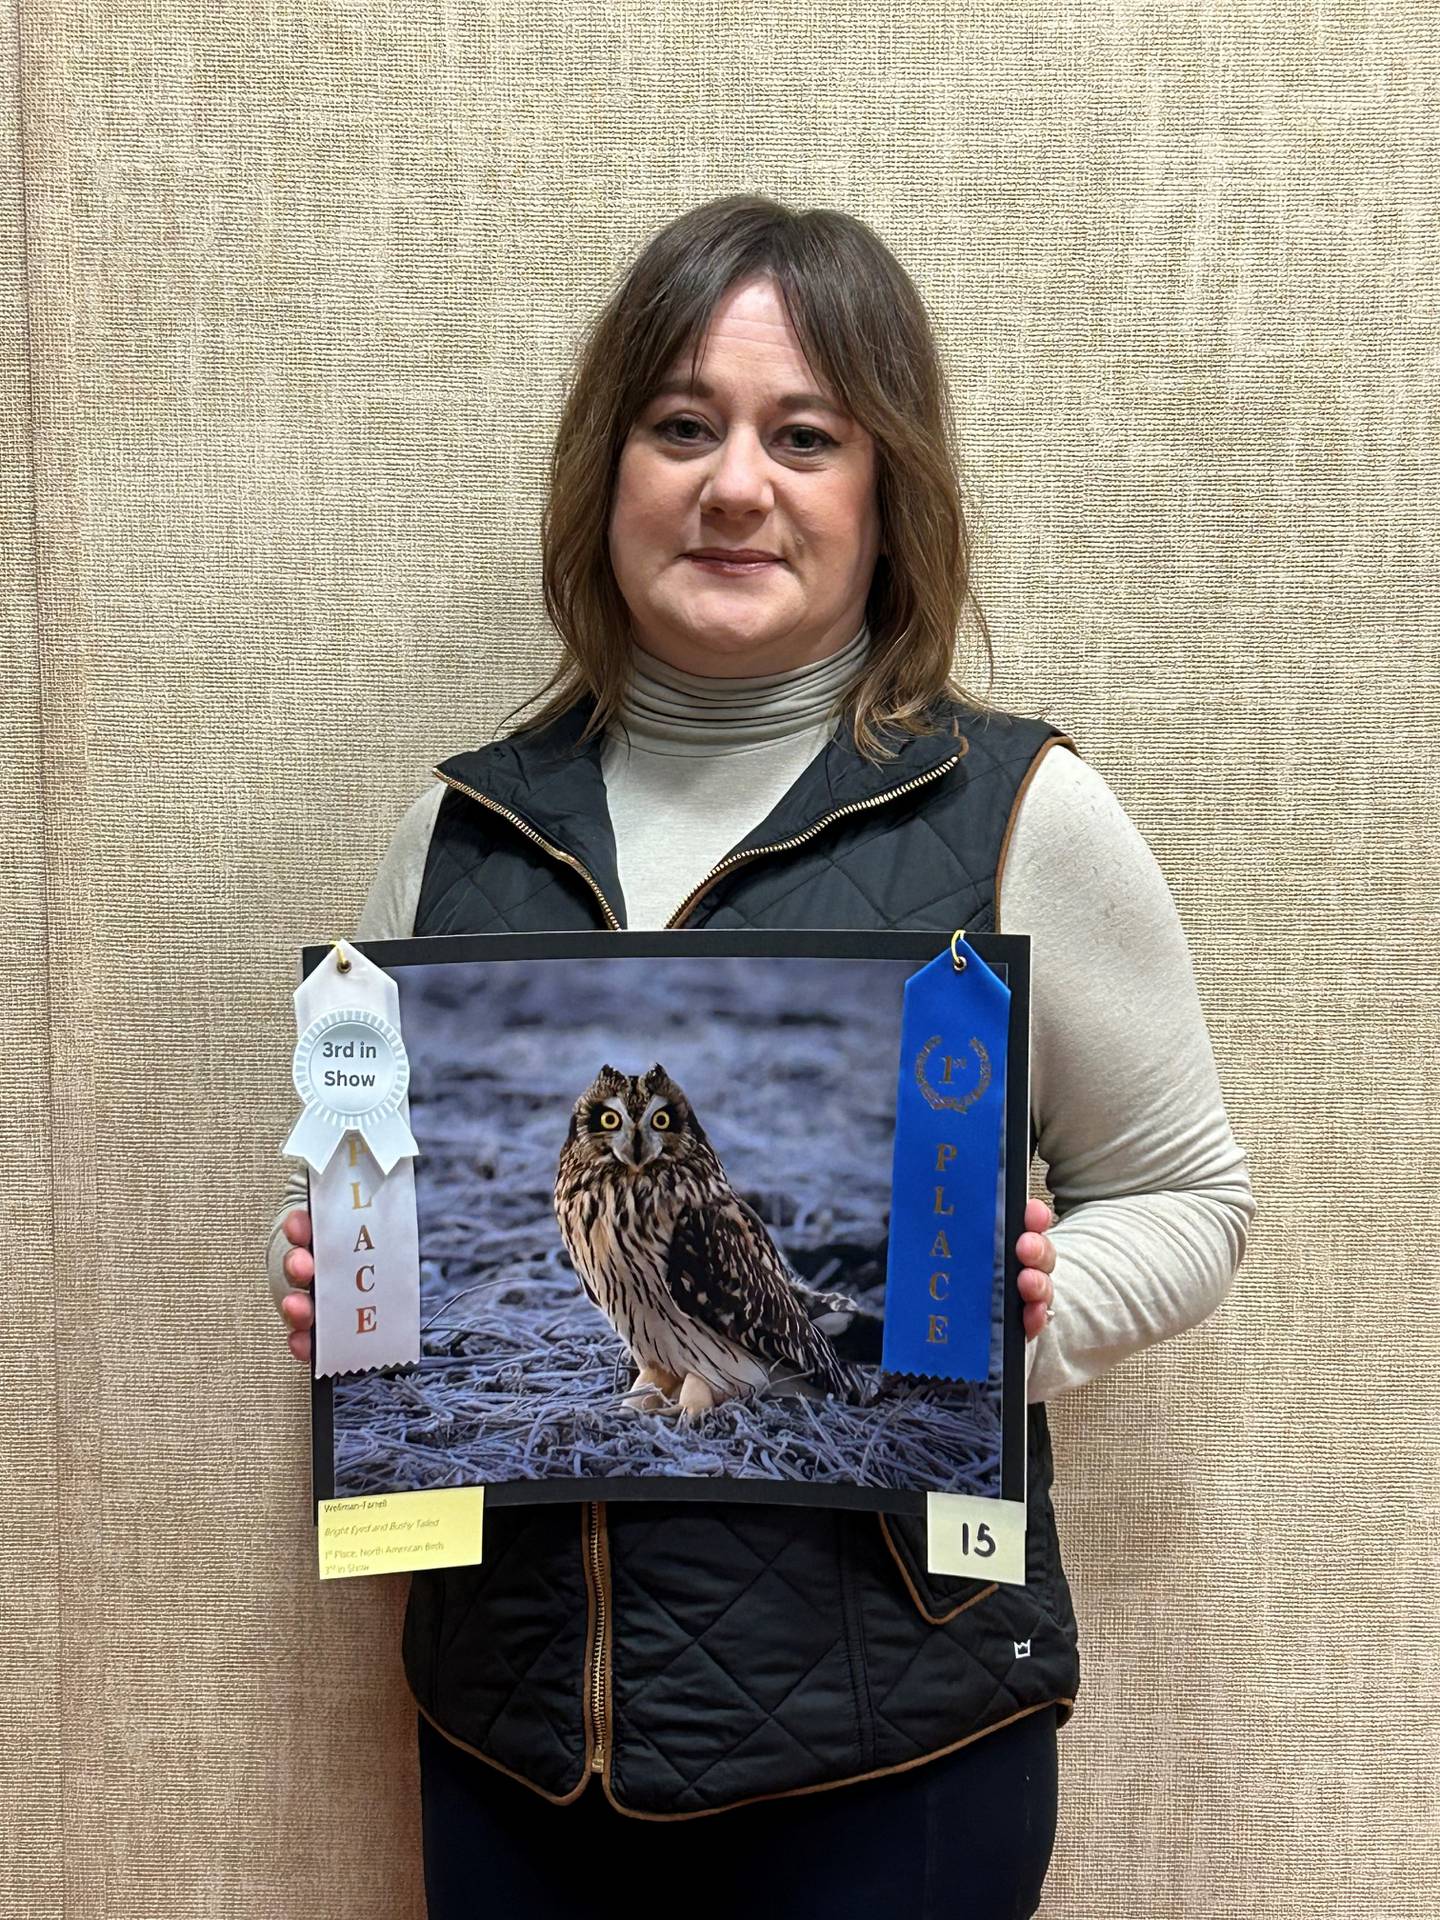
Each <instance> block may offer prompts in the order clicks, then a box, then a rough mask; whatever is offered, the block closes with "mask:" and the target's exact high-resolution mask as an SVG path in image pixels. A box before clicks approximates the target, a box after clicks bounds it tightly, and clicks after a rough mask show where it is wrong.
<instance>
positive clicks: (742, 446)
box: [702, 432, 771, 512]
mask: <svg viewBox="0 0 1440 1920" xmlns="http://www.w3.org/2000/svg"><path fill="white" fill-rule="evenodd" d="M770 499H771V491H770V475H769V471H768V462H767V461H766V458H765V449H764V448H763V447H762V446H761V444H760V442H759V440H758V439H757V438H756V436H755V435H754V434H753V433H748V432H733V433H729V434H727V435H726V436H725V440H724V442H723V444H722V445H721V447H720V450H719V452H718V453H717V454H716V455H715V465H714V467H713V468H712V470H711V473H710V477H709V479H708V480H707V481H706V484H705V490H704V493H703V495H702V504H707V505H711V506H716V507H721V508H726V509H728V510H730V511H731V512H734V511H735V510H736V509H737V508H740V507H752V506H759V507H768V506H769V504H770Z"/></svg>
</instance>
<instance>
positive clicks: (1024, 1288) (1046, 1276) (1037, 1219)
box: [1015, 1200, 1055, 1340]
mask: <svg viewBox="0 0 1440 1920" xmlns="http://www.w3.org/2000/svg"><path fill="white" fill-rule="evenodd" d="M1054 1218H1055V1216H1054V1214H1053V1213H1052V1212H1051V1210H1050V1208H1049V1207H1047V1206H1046V1204H1045V1202H1044V1201H1043V1200H1027V1201H1026V1202H1025V1231H1024V1233H1022V1234H1021V1235H1020V1237H1019V1239H1018V1240H1017V1241H1016V1242H1015V1251H1016V1253H1017V1254H1018V1255H1019V1257H1020V1259H1021V1260H1022V1261H1023V1262H1024V1263H1025V1264H1024V1265H1023V1266H1022V1267H1021V1269H1020V1272H1019V1276H1018V1278H1017V1281H1016V1284H1017V1286H1018V1287H1019V1289H1020V1297H1021V1299H1022V1300H1024V1301H1025V1303H1026V1305H1025V1308H1024V1311H1023V1313H1022V1315H1021V1318H1022V1320H1023V1321H1024V1325H1025V1338H1026V1339H1027V1340H1033V1339H1034V1338H1035V1336H1036V1334H1037V1333H1039V1331H1040V1329H1041V1328H1042V1327H1043V1326H1044V1325H1045V1324H1046V1322H1047V1321H1048V1320H1049V1317H1050V1307H1051V1305H1052V1304H1053V1302H1054V1299H1055V1285H1054V1282H1053V1281H1052V1280H1051V1278H1050V1276H1051V1274H1052V1273H1053V1272H1054V1271H1055V1248H1054V1246H1053V1244H1052V1243H1051V1241H1050V1240H1048V1239H1047V1238H1046V1235H1045V1229H1046V1228H1047V1227H1048V1226H1050V1225H1051V1223H1052V1222H1053V1220H1054Z"/></svg>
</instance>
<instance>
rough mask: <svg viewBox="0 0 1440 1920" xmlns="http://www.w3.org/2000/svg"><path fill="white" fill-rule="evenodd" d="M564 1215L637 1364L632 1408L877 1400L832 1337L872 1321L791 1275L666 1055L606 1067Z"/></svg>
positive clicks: (689, 1411)
mask: <svg viewBox="0 0 1440 1920" xmlns="http://www.w3.org/2000/svg"><path fill="white" fill-rule="evenodd" d="M555 1214H556V1218H557V1219H558V1220H559V1223H560V1231H561V1234H562V1235H563V1236H564V1240H565V1246H566V1249H567V1251H568V1253H569V1255H570V1260H571V1264H572V1265H573V1266H574V1268H575V1271H576V1273H577V1274H578V1275H579V1278H580V1284H581V1285H582V1286H583V1287H584V1289H585V1291H586V1293H587V1294H588V1295H589V1297H590V1299H591V1300H592V1301H593V1302H594V1304H595V1305H596V1306H597V1307H598V1308H599V1309H600V1311H601V1312H602V1313H603V1314H604V1315H605V1317H606V1318H607V1319H608V1320H609V1321H610V1323H611V1325H612V1326H613V1327H614V1328H615V1331H616V1332H617V1333H618V1334H619V1335H620V1338H621V1339H622V1340H623V1341H624V1342H625V1343H626V1345H627V1346H628V1347H629V1349H630V1352H631V1354H632V1356H633V1357H634V1360H635V1362H636V1364H637V1366H638V1367H639V1373H638V1375H637V1376H636V1380H635V1384H634V1387H633V1388H632V1389H631V1392H630V1394H629V1395H628V1396H627V1400H628V1402H629V1404H631V1405H634V1406H638V1407H641V1408H642V1409H644V1410H647V1411H650V1410H658V1409H661V1408H664V1407H666V1406H667V1404H668V1396H670V1395H677V1396H678V1402H679V1408H680V1412H681V1416H682V1418H684V1419H687V1420H690V1421H697V1420H700V1419H701V1418H703V1416H704V1414H705V1413H706V1412H707V1411H708V1409H709V1408H711V1407H712V1406H715V1405H717V1404H718V1403H719V1402H720V1401H722V1400H726V1399H728V1398H730V1397H731V1396H732V1395H735V1394H740V1393H746V1392H750V1391H753V1390H754V1389H756V1388H758V1387H763V1386H765V1385H766V1384H767V1383H770V1382H771V1381H772V1380H773V1382H774V1383H775V1384H776V1385H780V1384H782V1383H783V1384H787V1385H789V1386H790V1387H791V1389H792V1390H793V1391H799V1392H806V1391H808V1392H810V1393H811V1394H812V1395H813V1394H814V1393H816V1392H822V1393H832V1394H834V1395H836V1397H837V1398H839V1399H842V1400H847V1401H851V1402H855V1403H858V1404H863V1403H864V1402H866V1401H867V1400H868V1399H869V1398H870V1397H871V1391H870V1388H869V1387H868V1385H867V1383H866V1381H865V1380H864V1378H863V1376H862V1375H861V1374H860V1373H858V1372H857V1370H856V1369H855V1368H854V1367H853V1366H851V1365H850V1364H849V1363H848V1361H846V1360H844V1359H842V1358H841V1356H840V1354H839V1353H837V1351H836V1349H835V1347H834V1345H832V1339H835V1338H838V1337H840V1336H841V1335H843V1334H844V1333H846V1331H847V1330H848V1329H849V1328H850V1326H851V1323H852V1322H854V1321H856V1320H857V1319H866V1318H868V1317H869V1316H865V1315H862V1313H861V1310H860V1308H859V1307H857V1305H856V1303H855V1302H854V1301H853V1300H848V1299H846V1298H845V1296H844V1295H843V1294H836V1293H819V1292H816V1291H815V1290H813V1289H812V1288H809V1287H807V1286H805V1285H804V1283H803V1282H802V1281H800V1280H799V1279H797V1277H796V1276H795V1275H794V1274H793V1273H792V1272H791V1271H790V1269H789V1268H788V1267H787V1265H786V1264H785V1261H784V1259H783V1257H782V1256H781V1254H780V1251H779V1249H778V1248H777V1247H776V1246H775V1244H774V1242H773V1241H772V1240H771V1238H770V1235H769V1233H768V1232H767V1231H766V1229H765V1225H764V1222H763V1221H762V1220H761V1219H760V1216H759V1215H758V1214H757V1213H756V1212H755V1210H754V1208H753V1207H750V1206H748V1205H747V1204H746V1203H745V1201H744V1200H742V1199H741V1198H740V1196H739V1194H738V1193H736V1192H735V1190H734V1188H733V1187H732V1186H731V1185H730V1182H729V1181H728V1180H727V1179H726V1177H725V1169H724V1167H723V1166H721V1164H720V1161H719V1158H718V1156H717V1155H716V1153H715V1149H714V1148H713V1147H712V1146H711V1144H710V1142H709V1140H708V1139H707V1137H706V1134H705V1130H704V1129H703V1127H702V1126H701V1125H700V1122H699V1120H698V1119H697V1118H696V1117H695V1114H694V1112H693V1111H692V1109H691V1106H690V1103H689V1101H688V1100H687V1099H686V1098H685V1094H684V1091H683V1090H682V1089H681V1088H680V1087H679V1086H677V1085H676V1083H675V1082H674V1081H673V1080H672V1079H671V1078H670V1076H669V1075H668V1074H667V1073H666V1071H665V1069H664V1068H663V1067H662V1066H660V1065H659V1064H658V1062H657V1064H656V1065H654V1066H652V1067H651V1068H650V1069H649V1070H648V1071H647V1072H645V1073H642V1074H626V1073H620V1072H618V1071H617V1069H616V1068H614V1067H610V1066H605V1067H602V1068H601V1069H600V1072H599V1073H598V1074H597V1075H596V1077H595V1079H594V1081H593V1082H592V1083H591V1085H590V1086H588V1087H587V1088H586V1089H585V1091H584V1093H582V1094H581V1095H580V1098H579V1099H578V1100H577V1101H576V1102H575V1106H574V1109H573V1111H572V1113H571V1116H570V1131H569V1133H568V1134H567V1135H566V1137H565V1145H564V1148H563V1150H562V1152H561V1154H560V1166H559V1171H558V1173H557V1175H556V1179H555ZM877 1357H878V1356H877Z"/></svg>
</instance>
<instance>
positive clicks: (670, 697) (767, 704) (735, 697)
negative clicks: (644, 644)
mask: <svg viewBox="0 0 1440 1920" xmlns="http://www.w3.org/2000/svg"><path fill="white" fill-rule="evenodd" d="M869 646H870V629H869V627H868V625H862V626H861V628H860V631H859V632H858V633H857V634H856V635H855V637H854V639H853V640H851V641H849V642H848V643H847V644H846V645H845V646H843V647H841V648H840V650H839V651H838V652H837V653H832V654H831V655H830V656H829V657H828V658H827V659H824V660H816V661H813V662H812V663H811V664H809V665H808V666H803V667H792V668H789V669H788V670H787V671H785V672H783V673H763V674H753V675H749V676H746V677H744V678H741V679H729V678H726V677H724V676H722V675H719V674H708V673H705V674H702V673H683V672H682V671H681V670H680V669H679V668H678V667H672V666H670V665H669V664H668V663H667V662H666V661H664V660H659V659H657V658H656V657H655V655H654V654H651V653H644V652H642V651H641V650H640V649H639V648H638V647H637V648H635V649H634V650H633V652H632V655H631V673H630V681H629V685H628V686H627V688H626V692H625V700H624V703H623V705H622V707H621V710H620V714H619V716H618V718H617V720H616V722H615V723H614V725H613V726H612V728H611V732H612V734H614V735H618V737H619V738H620V739H621V740H622V741H623V740H624V739H626V738H627V737H628V739H629V741H630V744H631V745H632V746H635V747H639V748H641V749H642V750H643V751H645V752H647V753H662V754H679V755H686V754H693V755H699V754H704V755H711V754H720V753H740V752H743V751H745V749H747V748H749V747H758V746H764V745H767V744H768V743H769V742H771V741H774V740H785V739H789V738H792V737H793V736H795V735H797V734H802V733H807V732H809V731H810V730H811V729H813V728H817V727H819V726H821V725H822V724H823V723H824V722H825V721H826V720H827V719H829V718H830V717H831V715H832V712H833V710H834V708H835V706H836V704H837V702H838V701H839V699H840V696H841V694H842V693H843V692H844V690H845V688H846V687H847V686H848V685H849V683H850V681H851V680H852V679H853V678H854V676H855V673H856V671H857V670H858V668H859V666H860V663H861V661H862V660H863V659H864V657H865V654H866V652H867V651H868V650H869Z"/></svg>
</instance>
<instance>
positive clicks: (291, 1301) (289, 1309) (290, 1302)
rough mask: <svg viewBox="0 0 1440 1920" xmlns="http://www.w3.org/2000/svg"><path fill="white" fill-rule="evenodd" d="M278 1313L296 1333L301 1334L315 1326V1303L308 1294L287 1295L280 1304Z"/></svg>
mask: <svg viewBox="0 0 1440 1920" xmlns="http://www.w3.org/2000/svg"><path fill="white" fill-rule="evenodd" d="M280 1311H281V1313H282V1314H284V1316H285V1318H286V1319H287V1320H288V1321H289V1322H290V1324H291V1326H292V1327H294V1328H295V1329H296V1331H297V1332H300V1333H303V1332H304V1331H305V1330H306V1329H307V1328H308V1327H313V1326H314V1324H315V1303H314V1301H312V1300H311V1299H310V1297H309V1295H308V1294H304V1293H287V1294H286V1296H285V1298H284V1299H283V1300H282V1301H281V1302H280Z"/></svg>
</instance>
